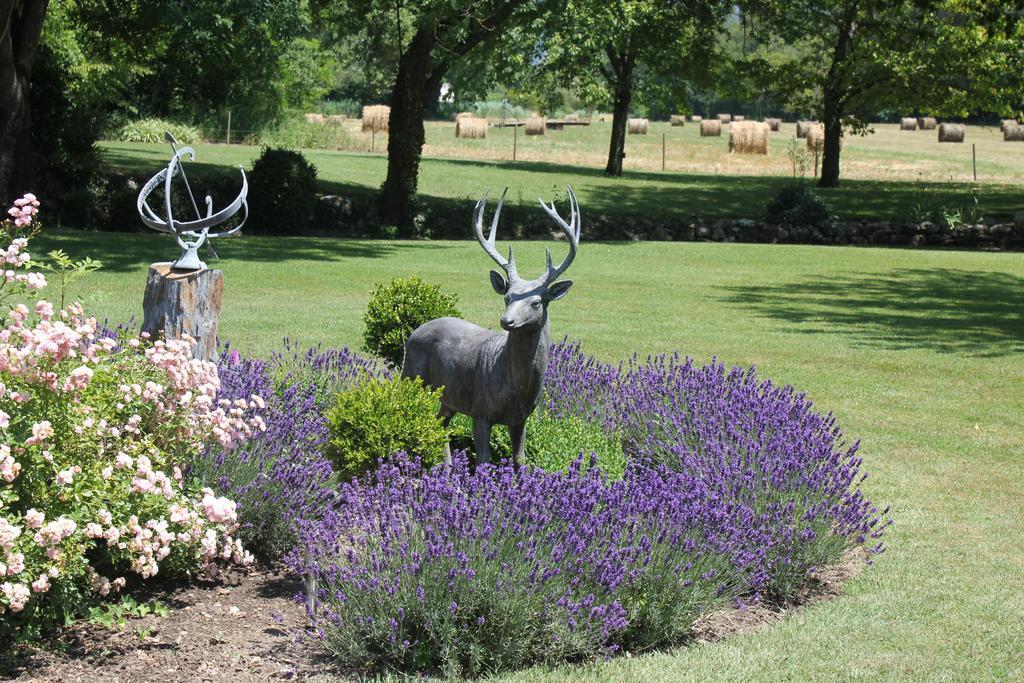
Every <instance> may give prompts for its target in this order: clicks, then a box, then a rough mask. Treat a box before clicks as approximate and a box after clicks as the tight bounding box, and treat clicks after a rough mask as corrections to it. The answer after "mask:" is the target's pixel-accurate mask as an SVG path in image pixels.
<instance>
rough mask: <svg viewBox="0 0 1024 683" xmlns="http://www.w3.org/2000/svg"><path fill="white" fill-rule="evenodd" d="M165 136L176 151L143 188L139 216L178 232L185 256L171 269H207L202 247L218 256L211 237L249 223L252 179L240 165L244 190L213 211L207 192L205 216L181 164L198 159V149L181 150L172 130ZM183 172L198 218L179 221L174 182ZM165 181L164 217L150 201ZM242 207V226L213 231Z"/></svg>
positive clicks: (152, 225)
mask: <svg viewBox="0 0 1024 683" xmlns="http://www.w3.org/2000/svg"><path fill="white" fill-rule="evenodd" d="M164 139H165V140H166V141H167V142H169V143H170V145H171V150H173V152H174V155H173V156H172V157H171V161H170V163H168V164H167V168H165V169H163V170H162V171H160V172H159V173H157V174H156V175H155V176H153V177H152V178H150V179H149V182H147V183H146V184H145V185H144V186H143V187H142V189H141V190H140V191H139V199H138V201H137V203H136V208H137V209H138V211H139V217H140V218H142V222H143V223H144V224H145V225H146V227H148V228H152V229H153V230H156V231H158V232H166V233H170V234H171V235H174V240H175V241H176V242H177V243H178V246H180V247H181V256H179V257H178V259H177V260H176V261H174V262H173V263H171V270H175V271H195V270H205V269H206V264H205V263H203V262H202V261H200V260H199V247H201V246H203V245H204V244H205V245H206V248H207V249H208V250H209V251H210V253H211V254H212V255H213V256H214V257H216V253H214V252H213V247H212V246H211V245H210V242H209V240H211V239H213V238H215V237H227V236H228V235H232V234H234V233H236V232H238V231H239V230H241V229H242V226H243V225H245V220H246V218H248V217H249V206H248V204H246V197H247V195H248V194H249V182H248V181H247V180H246V178H245V171H244V170H243V169H242V168H239V171H241V173H242V190H241V192H239V193H238V196H237V197H235V200H234V201H233V202H231V203H230V204H228V205H227V206H226V207H224V208H223V209H221V210H220V211H218V212H217V213H214V212H213V199H211V198H210V195H206V216H203V215H202V213H200V211H199V205H198V204H197V203H196V198H195V196H194V195H193V194H192V186H191V185H189V182H188V178H187V177H186V176H185V168H184V166H182V163H181V162H182V158H183V157H185V156H186V155H187V156H188V159H189V161H193V160H195V158H196V151H195V150H194V149H192V148H191V147H182V148H181V149H178V141H177V140H175V139H174V136H173V135H171V134H170V133H169V132H168V133H164ZM179 172H180V173H181V179H182V180H183V181H184V183H185V189H186V191H187V192H188V197H189V199H190V200H191V201H192V208H193V209H194V210H195V212H196V219H195V220H190V221H179V220H176V219H175V218H174V215H173V213H172V211H171V181H172V180H173V179H174V176H176V175H178V173H179ZM161 183H162V184H163V187H164V213H165V217H164V218H161V217H160V216H158V215H157V213H156V212H155V211H153V209H152V208H150V206H149V203H148V202H147V201H146V200H147V199H148V198H149V195H150V193H151V192H153V190H155V189H156V188H157V186H158V185H160V184H161ZM240 210H244V215H243V217H242V220H241V221H240V222H239V223H238V225H235V226H234V227H232V228H230V229H228V230H224V231H222V232H210V229H211V228H214V227H216V226H218V225H220V224H222V223H224V222H226V221H228V220H229V219H231V218H232V217H233V216H234V215H235V214H237V213H238V212H239V211H240Z"/></svg>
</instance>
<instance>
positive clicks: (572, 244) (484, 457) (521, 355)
mask: <svg viewBox="0 0 1024 683" xmlns="http://www.w3.org/2000/svg"><path fill="white" fill-rule="evenodd" d="M507 191H508V188H505V192H507ZM505 192H502V194H501V200H500V201H499V202H498V207H497V209H495V211H494V218H493V220H492V221H491V229H490V233H489V234H488V235H487V237H484V225H483V221H484V209H485V208H486V206H487V195H486V194H485V195H484V197H483V199H481V200H480V201H479V202H477V204H476V210H475V211H474V213H473V227H474V230H475V232H476V239H477V241H478V242H480V246H482V247H483V248H484V251H485V252H487V255H488V256H490V257H491V258H492V259H494V261H495V263H497V264H498V265H499V266H501V268H502V269H503V270H504V271H505V275H506V277H502V276H501V274H500V273H498V272H497V271H494V270H492V271H491V286H492V287H494V291H496V292H497V293H498V294H501V295H502V296H504V297H505V313H504V314H503V315H502V316H501V327H502V329H503V330H504V331H503V332H494V331H491V330H487V329H484V328H483V327H480V326H479V325H474V324H473V323H471V322H467V321H465V320H461V319H459V318H437V319H435V320H431V321H429V322H426V323H424V324H423V325H420V326H419V327H418V328H416V330H415V331H413V333H412V335H411V336H410V337H409V341H408V342H406V344H405V365H404V366H403V368H402V376H403V377H420V378H422V379H423V382H424V383H425V384H427V385H428V386H430V387H433V388H442V387H443V394H442V396H441V410H440V417H441V419H442V420H443V421H444V423H445V425H447V424H448V423H449V422H450V421H451V419H452V416H453V415H455V413H463V414H465V415H468V416H469V417H471V418H472V419H473V445H474V446H475V448H476V453H477V461H478V462H482V463H485V462H490V459H491V451H490V447H489V442H490V435H491V427H492V426H493V425H496V424H503V425H507V426H508V432H509V437H510V438H511V441H512V454H513V458H514V462H515V464H516V465H517V466H519V465H522V464H523V463H524V462H525V456H526V418H527V417H529V415H530V413H532V412H533V409H534V407H536V405H537V399H538V398H539V397H540V392H541V387H542V385H543V383H544V373H545V372H546V371H547V367H548V356H549V349H548V347H549V346H550V343H551V336H550V332H549V330H548V304H550V303H551V302H552V301H556V300H558V299H561V298H562V297H563V296H565V295H566V294H567V293H568V292H569V289H570V288H571V287H572V280H562V281H561V282H556V280H557V279H558V277H559V276H561V275H562V273H564V272H565V271H566V270H567V269H568V268H569V265H570V264H572V262H573V259H574V258H576V252H577V251H578V250H579V245H580V210H579V205H578V204H577V203H576V195H575V194H574V193H573V191H572V188H571V187H569V188H568V194H569V210H570V214H569V222H568V223H566V222H565V221H564V220H563V219H562V217H561V216H559V215H558V212H557V211H556V210H555V205H554V203H552V204H551V206H548V205H547V204H545V203H544V201H543V200H541V202H540V205H541V206H543V207H544V210H545V211H546V212H547V213H548V215H549V216H551V218H552V219H554V221H555V223H557V224H558V226H559V228H561V230H562V232H564V233H565V236H566V237H567V238H568V242H569V254H568V256H566V257H565V260H564V261H562V263H561V264H560V265H559V266H558V267H557V268H556V267H555V266H553V265H552V263H551V250H550V249H548V250H547V269H546V270H545V272H544V274H543V275H541V276H540V277H539V278H537V279H536V280H524V279H522V278H520V277H519V273H518V272H517V271H516V262H515V259H514V258H513V256H512V248H511V247H509V250H508V259H506V258H504V257H503V256H502V255H501V254H499V253H498V250H497V249H496V248H495V246H494V239H495V237H496V236H497V232H498V218H499V217H500V216H501V207H502V204H504V202H505ZM445 455H446V456H447V457H448V458H450V457H451V451H450V447H449V446H447V445H446V446H445Z"/></svg>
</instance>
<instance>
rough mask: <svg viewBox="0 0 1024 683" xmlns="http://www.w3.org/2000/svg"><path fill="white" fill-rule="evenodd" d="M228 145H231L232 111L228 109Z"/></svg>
mask: <svg viewBox="0 0 1024 683" xmlns="http://www.w3.org/2000/svg"><path fill="white" fill-rule="evenodd" d="M227 144H229V145H230V144H231V109H228V142H227Z"/></svg>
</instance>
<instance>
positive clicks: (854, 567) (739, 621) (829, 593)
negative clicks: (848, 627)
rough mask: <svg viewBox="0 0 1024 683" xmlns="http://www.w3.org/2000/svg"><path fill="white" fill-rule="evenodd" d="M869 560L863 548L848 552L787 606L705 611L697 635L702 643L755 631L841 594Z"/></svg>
mask: <svg viewBox="0 0 1024 683" xmlns="http://www.w3.org/2000/svg"><path fill="white" fill-rule="evenodd" d="M866 559H867V557H866V554H865V552H864V549H863V548H855V549H853V550H850V551H848V552H847V553H846V554H845V555H843V557H842V559H841V560H840V561H839V562H838V563H836V564H834V565H831V566H828V567H824V568H822V569H821V570H819V571H818V572H817V573H816V574H815V575H814V577H813V578H812V579H811V581H810V582H808V584H807V585H806V586H804V588H803V589H801V590H800V592H799V593H798V594H797V595H796V597H794V598H793V599H792V600H791V601H789V602H788V603H786V604H785V605H769V604H766V603H758V604H754V605H745V606H743V607H730V608H729V609H723V610H719V611H717V612H712V613H710V614H706V615H704V616H703V617H701V618H700V619H698V620H697V623H696V624H694V626H693V635H694V638H695V639H696V640H697V641H701V642H715V641H719V640H725V639H726V638H729V637H731V636H735V635H740V634H747V633H755V632H757V631H760V630H761V629H763V628H767V627H768V626H771V625H772V624H775V623H778V622H779V621H782V620H783V619H785V618H786V617H787V616H788V615H790V614H792V613H793V612H795V611H798V610H801V609H805V608H806V607H808V606H810V605H813V604H814V603H816V602H820V601H822V600H830V599H832V598H836V597H839V596H840V595H842V594H843V584H845V583H846V582H847V581H849V580H850V579H852V578H853V577H855V576H857V575H858V574H860V573H861V572H862V571H864V568H865V567H866V566H867V563H866Z"/></svg>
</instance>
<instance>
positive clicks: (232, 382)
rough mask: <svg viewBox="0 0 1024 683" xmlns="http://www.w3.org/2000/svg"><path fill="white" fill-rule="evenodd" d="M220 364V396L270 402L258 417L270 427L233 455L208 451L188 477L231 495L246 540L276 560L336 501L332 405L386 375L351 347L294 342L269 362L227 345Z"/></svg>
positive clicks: (257, 551) (254, 547) (241, 533)
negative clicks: (327, 451) (327, 453)
mask: <svg viewBox="0 0 1024 683" xmlns="http://www.w3.org/2000/svg"><path fill="white" fill-rule="evenodd" d="M219 365H220V378H221V392H220V397H221V398H228V399H234V398H239V397H243V396H251V395H252V394H254V393H255V394H257V395H259V396H263V397H266V403H267V405H266V408H265V409H264V410H261V411H260V415H261V417H262V418H263V419H264V421H265V423H266V426H267V429H266V431H265V432H263V433H261V434H260V435H259V436H258V437H257V438H254V439H252V440H251V441H249V442H247V443H246V445H245V447H244V448H240V449H238V450H235V451H232V452H224V451H222V450H220V449H217V448H209V449H208V450H207V451H206V452H205V453H204V454H203V456H202V457H201V458H198V459H197V460H196V461H195V462H194V463H193V465H192V468H191V472H190V473H189V476H190V477H191V478H192V479H194V480H196V481H198V482H200V483H201V484H202V485H203V486H210V487H211V488H213V489H214V490H216V491H219V492H220V493H221V494H223V495H230V496H231V497H232V499H233V500H235V501H236V502H237V504H238V515H239V523H240V525H241V529H240V532H239V536H240V537H241V538H242V539H243V542H244V543H247V544H248V547H250V548H252V552H254V553H255V554H257V555H258V556H261V557H262V558H264V559H276V558H279V557H281V556H282V555H284V553H286V552H287V551H289V550H291V549H292V548H293V547H294V545H295V542H296V525H297V523H298V522H299V521H301V520H314V519H317V518H318V516H319V515H320V514H321V513H322V511H323V510H324V509H326V508H328V507H329V506H330V505H332V504H334V501H335V499H336V497H337V492H336V486H335V485H334V483H333V482H332V474H333V470H332V468H331V465H330V463H329V462H328V461H327V459H326V458H325V457H324V455H323V452H324V448H325V446H326V444H327V440H328V431H327V425H326V422H325V420H324V412H325V411H326V409H327V406H328V405H329V404H330V401H331V400H332V398H333V396H334V394H335V393H336V392H337V391H339V390H340V389H342V388H344V387H346V386H349V385H351V384H353V383H354V382H355V381H356V380H357V379H358V378H360V377H363V376H366V375H370V376H379V375H381V374H382V373H383V371H382V370H380V369H379V368H378V367H377V366H376V365H375V364H374V363H373V362H372V361H369V360H366V359H365V358H362V357H360V356H358V355H356V354H354V353H352V352H350V351H349V350H348V349H341V350H323V349H320V348H310V349H307V350H304V351H303V350H300V349H299V348H298V347H297V346H295V345H293V344H291V343H289V342H288V341H286V342H285V348H284V351H283V352H282V353H278V354H274V355H273V356H271V358H270V359H269V360H266V361H264V360H258V359H242V358H241V357H240V356H239V354H238V352H237V351H234V350H232V349H230V348H225V349H224V350H223V352H222V354H221V357H220V363H219Z"/></svg>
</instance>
